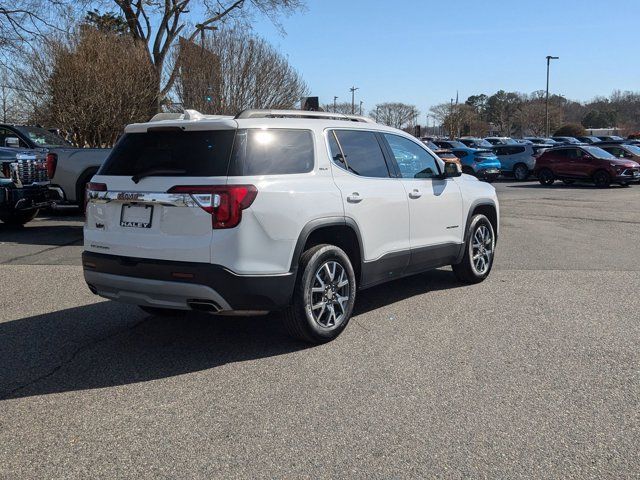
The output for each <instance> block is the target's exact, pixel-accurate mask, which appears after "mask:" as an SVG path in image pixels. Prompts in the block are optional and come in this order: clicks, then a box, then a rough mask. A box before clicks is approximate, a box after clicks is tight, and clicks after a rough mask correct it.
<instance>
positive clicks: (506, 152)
mask: <svg viewBox="0 0 640 480" xmlns="http://www.w3.org/2000/svg"><path fill="white" fill-rule="evenodd" d="M494 151H495V152H496V155H500V156H502V155H509V147H495V148H494Z"/></svg>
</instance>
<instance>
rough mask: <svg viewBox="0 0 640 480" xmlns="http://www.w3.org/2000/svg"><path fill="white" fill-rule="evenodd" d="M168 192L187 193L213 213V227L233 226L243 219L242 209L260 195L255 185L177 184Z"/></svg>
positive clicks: (208, 211)
mask: <svg viewBox="0 0 640 480" xmlns="http://www.w3.org/2000/svg"><path fill="white" fill-rule="evenodd" d="M168 193H186V194H189V195H190V196H191V198H192V199H193V201H194V202H196V203H197V204H198V206H199V207H200V208H202V209H203V210H204V211H205V212H207V213H209V214H211V226H212V227H213V228H216V229H218V228H233V227H236V226H237V225H238V224H239V223H240V221H241V220H242V210H245V209H247V208H249V207H250V206H251V204H252V203H253V201H254V200H255V199H256V196H257V195H258V189H257V188H256V187H255V186H253V185H223V186H218V185H176V186H175V187H171V188H170V189H169V190H168Z"/></svg>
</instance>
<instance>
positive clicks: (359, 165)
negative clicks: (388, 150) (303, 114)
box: [331, 130, 389, 178]
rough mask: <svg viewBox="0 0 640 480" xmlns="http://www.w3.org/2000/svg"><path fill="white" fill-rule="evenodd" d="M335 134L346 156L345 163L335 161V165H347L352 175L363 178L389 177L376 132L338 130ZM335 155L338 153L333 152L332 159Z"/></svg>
mask: <svg viewBox="0 0 640 480" xmlns="http://www.w3.org/2000/svg"><path fill="white" fill-rule="evenodd" d="M335 134H336V137H337V138H338V142H339V143H340V148H341V150H342V153H343V154H344V161H345V163H344V164H343V163H342V162H341V161H338V162H335V161H334V163H337V164H338V165H339V166H341V167H343V168H344V165H345V164H346V167H347V169H348V170H349V171H350V172H351V173H354V174H356V175H360V176H363V177H377V178H386V177H389V169H388V168H387V162H386V161H385V159H384V155H383V154H382V149H381V148H380V143H378V139H377V137H376V134H375V133H374V132H365V131H359V130H336V131H335ZM332 148H333V147H332ZM335 155H336V152H331V156H332V157H334V158H335Z"/></svg>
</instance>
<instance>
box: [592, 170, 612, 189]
mask: <svg viewBox="0 0 640 480" xmlns="http://www.w3.org/2000/svg"><path fill="white" fill-rule="evenodd" d="M593 183H595V184H596V187H598V188H608V187H609V185H611V176H610V175H609V174H608V173H607V172H605V171H604V170H598V171H597V172H596V173H594V174H593Z"/></svg>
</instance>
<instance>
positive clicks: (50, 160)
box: [45, 153, 58, 180]
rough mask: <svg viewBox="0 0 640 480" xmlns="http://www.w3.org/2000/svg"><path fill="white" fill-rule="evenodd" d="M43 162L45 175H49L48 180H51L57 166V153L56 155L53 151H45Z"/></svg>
mask: <svg viewBox="0 0 640 480" xmlns="http://www.w3.org/2000/svg"><path fill="white" fill-rule="evenodd" d="M45 163H46V165H47V176H48V177H49V180H51V179H52V178H53V176H54V175H55V174H56V167H57V166H58V155H56V154H55V153H47V157H46V160H45Z"/></svg>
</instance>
